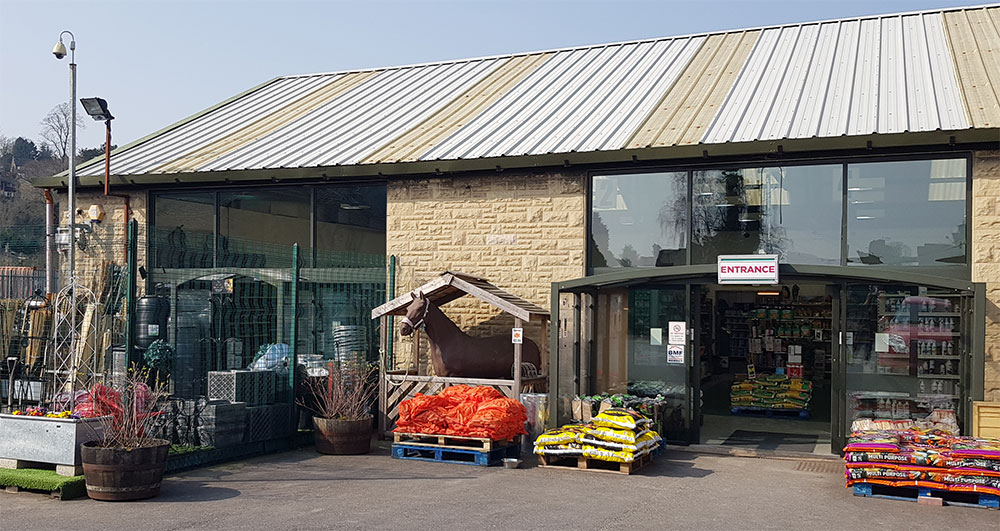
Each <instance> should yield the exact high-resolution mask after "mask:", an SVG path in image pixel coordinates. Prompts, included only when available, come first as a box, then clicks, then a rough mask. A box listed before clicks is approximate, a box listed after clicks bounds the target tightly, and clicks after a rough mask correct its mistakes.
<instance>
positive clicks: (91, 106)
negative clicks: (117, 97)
mask: <svg viewBox="0 0 1000 531" xmlns="http://www.w3.org/2000/svg"><path fill="white" fill-rule="evenodd" d="M80 103H81V104H83V110H85V111H87V114H89V115H90V117H91V118H93V119H94V120H96V121H98V122H100V121H103V122H104V124H105V125H106V126H107V133H106V134H105V135H104V195H108V192H109V190H108V181H109V180H110V178H111V120H114V119H115V117H114V116H112V115H111V111H109V110H108V102H107V101H105V100H104V98H82V99H80Z"/></svg>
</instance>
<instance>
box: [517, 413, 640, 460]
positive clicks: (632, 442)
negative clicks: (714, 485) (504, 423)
mask: <svg viewBox="0 0 1000 531" xmlns="http://www.w3.org/2000/svg"><path fill="white" fill-rule="evenodd" d="M650 423H651V421H650V420H649V419H648V418H646V417H645V416H643V415H641V414H639V413H637V412H635V411H631V410H627V409H622V408H612V409H608V410H606V411H603V412H601V413H600V414H598V415H597V416H595V417H594V418H593V419H591V422H590V424H568V425H566V426H563V427H561V428H555V429H552V430H549V431H547V432H545V433H543V434H541V435H539V436H538V438H537V439H536V440H535V453H536V454H538V455H544V456H554V457H580V456H582V457H587V458H590V459H597V460H600V461H612V462H616V463H631V462H633V461H635V460H636V459H639V458H640V457H642V456H644V455H646V454H648V453H651V452H652V451H654V450H656V449H657V448H658V447H659V444H660V435H659V434H658V433H656V432H655V431H652V430H650V429H649V425H650Z"/></svg>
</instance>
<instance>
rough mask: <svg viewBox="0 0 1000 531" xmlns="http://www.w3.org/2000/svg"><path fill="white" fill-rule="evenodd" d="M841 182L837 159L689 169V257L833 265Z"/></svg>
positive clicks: (836, 253)
mask: <svg viewBox="0 0 1000 531" xmlns="http://www.w3.org/2000/svg"><path fill="white" fill-rule="evenodd" d="M842 182H843V166H842V165H840V164H835V165H833V164H831V165H822V166H788V167H774V168H744V169H734V170H710V171H696V172H694V175H693V184H692V189H693V194H692V197H693V204H692V214H691V252H692V260H693V262H694V263H696V264H707V263H715V261H716V257H717V256H718V255H720V254H755V253H765V254H777V255H778V256H779V259H780V260H781V262H784V263H797V264H826V265H839V264H840V225H841V223H840V220H841V217H842V213H841V209H842V204H843V203H842V201H843V192H842V190H841V189H842Z"/></svg>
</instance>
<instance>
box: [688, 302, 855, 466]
mask: <svg viewBox="0 0 1000 531" xmlns="http://www.w3.org/2000/svg"><path fill="white" fill-rule="evenodd" d="M694 291H695V296H696V297H698V298H699V299H700V300H699V304H698V306H699V312H700V316H699V317H700V319H699V327H698V333H699V336H700V337H699V359H698V365H699V370H698V374H697V377H698V378H699V379H700V384H701V385H700V386H701V396H702V399H701V419H700V422H701V430H700V437H699V442H700V443H702V444H713V445H723V446H733V447H743V448H747V447H750V448H754V449H761V450H773V451H794V452H803V453H818V454H829V453H831V437H830V434H831V422H830V419H831V406H832V403H831V402H832V401H831V384H832V378H831V369H832V366H833V364H832V359H833V356H832V354H833V352H832V349H833V347H834V344H833V335H832V334H833V320H834V317H835V316H834V310H833V306H834V298H835V295H836V293H835V290H833V289H832V288H831V287H830V286H827V285H825V284H814V283H805V282H802V283H789V284H782V285H778V286H767V287H764V288H760V287H753V286H718V285H708V286H700V287H695V288H694Z"/></svg>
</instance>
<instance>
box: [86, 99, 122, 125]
mask: <svg viewBox="0 0 1000 531" xmlns="http://www.w3.org/2000/svg"><path fill="white" fill-rule="evenodd" d="M80 103H82V104H83V110H85V111H87V114H89V115H90V116H91V117H92V118H93V119H94V120H97V121H98V122H107V121H108V120H114V119H115V117H114V116H111V111H109V110H108V102H107V101H104V98H80Z"/></svg>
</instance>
